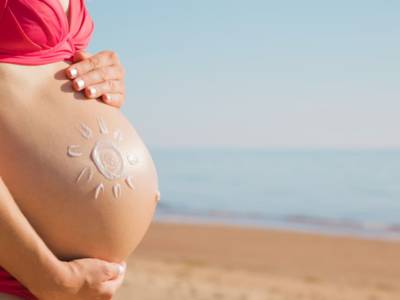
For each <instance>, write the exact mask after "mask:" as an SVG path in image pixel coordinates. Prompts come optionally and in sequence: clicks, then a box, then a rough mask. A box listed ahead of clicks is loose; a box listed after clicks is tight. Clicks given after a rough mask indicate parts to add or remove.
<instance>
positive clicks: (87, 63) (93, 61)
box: [67, 51, 119, 79]
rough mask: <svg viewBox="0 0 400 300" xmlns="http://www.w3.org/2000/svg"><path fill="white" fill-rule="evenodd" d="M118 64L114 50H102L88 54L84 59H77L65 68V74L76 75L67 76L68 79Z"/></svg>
mask: <svg viewBox="0 0 400 300" xmlns="http://www.w3.org/2000/svg"><path fill="white" fill-rule="evenodd" d="M115 64H119V58H118V56H117V54H116V53H115V52H112V51H102V52H99V53H97V54H95V55H92V56H89V57H87V58H86V59H84V60H82V61H79V62H77V63H75V64H73V65H71V66H70V67H68V68H67V74H70V75H72V76H73V75H76V76H73V77H69V78H70V79H72V78H76V77H77V76H79V75H82V74H86V73H87V72H89V71H92V70H95V69H98V68H101V67H106V66H111V65H115Z"/></svg>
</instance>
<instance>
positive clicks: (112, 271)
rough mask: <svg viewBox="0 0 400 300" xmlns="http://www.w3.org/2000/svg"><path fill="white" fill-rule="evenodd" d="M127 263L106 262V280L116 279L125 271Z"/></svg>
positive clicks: (104, 267)
mask: <svg viewBox="0 0 400 300" xmlns="http://www.w3.org/2000/svg"><path fill="white" fill-rule="evenodd" d="M125 269H126V265H125V264H123V263H122V264H117V263H104V266H103V275H104V277H103V279H104V281H107V280H112V279H115V278H117V277H119V276H121V275H122V274H124V273H125Z"/></svg>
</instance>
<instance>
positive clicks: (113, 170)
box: [67, 118, 159, 199]
mask: <svg viewBox="0 0 400 300" xmlns="http://www.w3.org/2000/svg"><path fill="white" fill-rule="evenodd" d="M97 125H98V129H99V133H100V135H99V136H98V138H97V140H96V141H95V143H94V145H93V147H92V148H91V151H90V153H89V154H88V157H89V158H90V159H91V161H92V162H93V164H94V168H92V166H85V167H84V168H83V169H82V170H81V171H80V173H79V174H78V176H77V177H76V180H75V182H76V183H82V182H83V181H84V182H86V183H89V182H90V181H91V180H92V179H93V176H94V174H93V173H94V171H93V169H95V170H96V169H97V171H98V172H99V173H100V174H101V175H103V177H104V178H105V179H107V180H108V181H111V182H112V193H113V195H114V198H116V199H118V198H120V197H121V196H122V192H123V185H122V183H125V184H126V186H127V187H128V188H129V189H131V190H135V189H136V187H135V184H134V180H133V177H132V176H130V175H128V174H127V173H128V167H133V166H135V165H137V164H138V163H139V161H140V160H139V157H138V156H137V155H136V154H134V153H124V152H123V151H122V150H121V148H120V147H119V146H120V143H121V142H122V141H123V134H122V131H121V130H120V129H117V130H115V131H114V132H110V130H109V128H108V126H107V124H106V122H105V121H104V120H103V119H102V118H97ZM78 130H79V132H80V134H81V136H82V137H83V138H84V139H85V140H92V139H93V137H94V131H93V130H92V129H91V128H90V127H89V126H88V125H87V124H85V123H80V124H79V126H78ZM67 155H68V156H69V157H72V158H78V157H82V156H84V155H85V154H84V152H83V151H82V150H81V146H80V145H69V146H68V147H67ZM121 180H122V182H120V181H121ZM105 188H106V187H105V184H104V183H103V182H98V183H97V184H96V186H95V189H94V199H98V198H99V197H100V196H101V195H102V194H104V193H105ZM158 197H159V196H157V195H156V198H158Z"/></svg>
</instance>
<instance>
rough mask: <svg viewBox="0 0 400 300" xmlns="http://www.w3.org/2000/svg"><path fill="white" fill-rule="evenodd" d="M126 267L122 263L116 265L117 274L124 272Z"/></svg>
mask: <svg viewBox="0 0 400 300" xmlns="http://www.w3.org/2000/svg"><path fill="white" fill-rule="evenodd" d="M125 270H126V267H125V266H124V265H118V275H122V274H124V273H125Z"/></svg>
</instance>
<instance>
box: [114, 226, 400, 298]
mask: <svg viewBox="0 0 400 300" xmlns="http://www.w3.org/2000/svg"><path fill="white" fill-rule="evenodd" d="M115 299H117V300H130V299H132V300H134V299H140V300H156V299H157V300H164V299H165V300H178V299H179V300H181V299H182V300H183V299H185V300H187V299H230V300H235V299H238V300H239V299H240V300H252V299H254V300H258V299H263V300H361V299H362V300H398V299H400V242H388V241H372V240H362V239H356V238H349V237H335V236H323V235H317V234H305V233H297V232H289V231H278V230H257V229H245V228H239V227H226V226H219V225H187V224H185V225H184V224H167V223H155V224H153V225H152V227H151V229H150V231H149V232H148V234H147V235H146V237H145V239H144V241H143V243H142V244H141V245H140V247H139V248H138V250H137V251H136V252H135V253H134V255H132V257H130V259H129V264H128V273H127V276H126V280H125V282H124V285H123V286H122V288H121V290H120V292H119V294H118V295H117V297H116V298H115Z"/></svg>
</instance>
